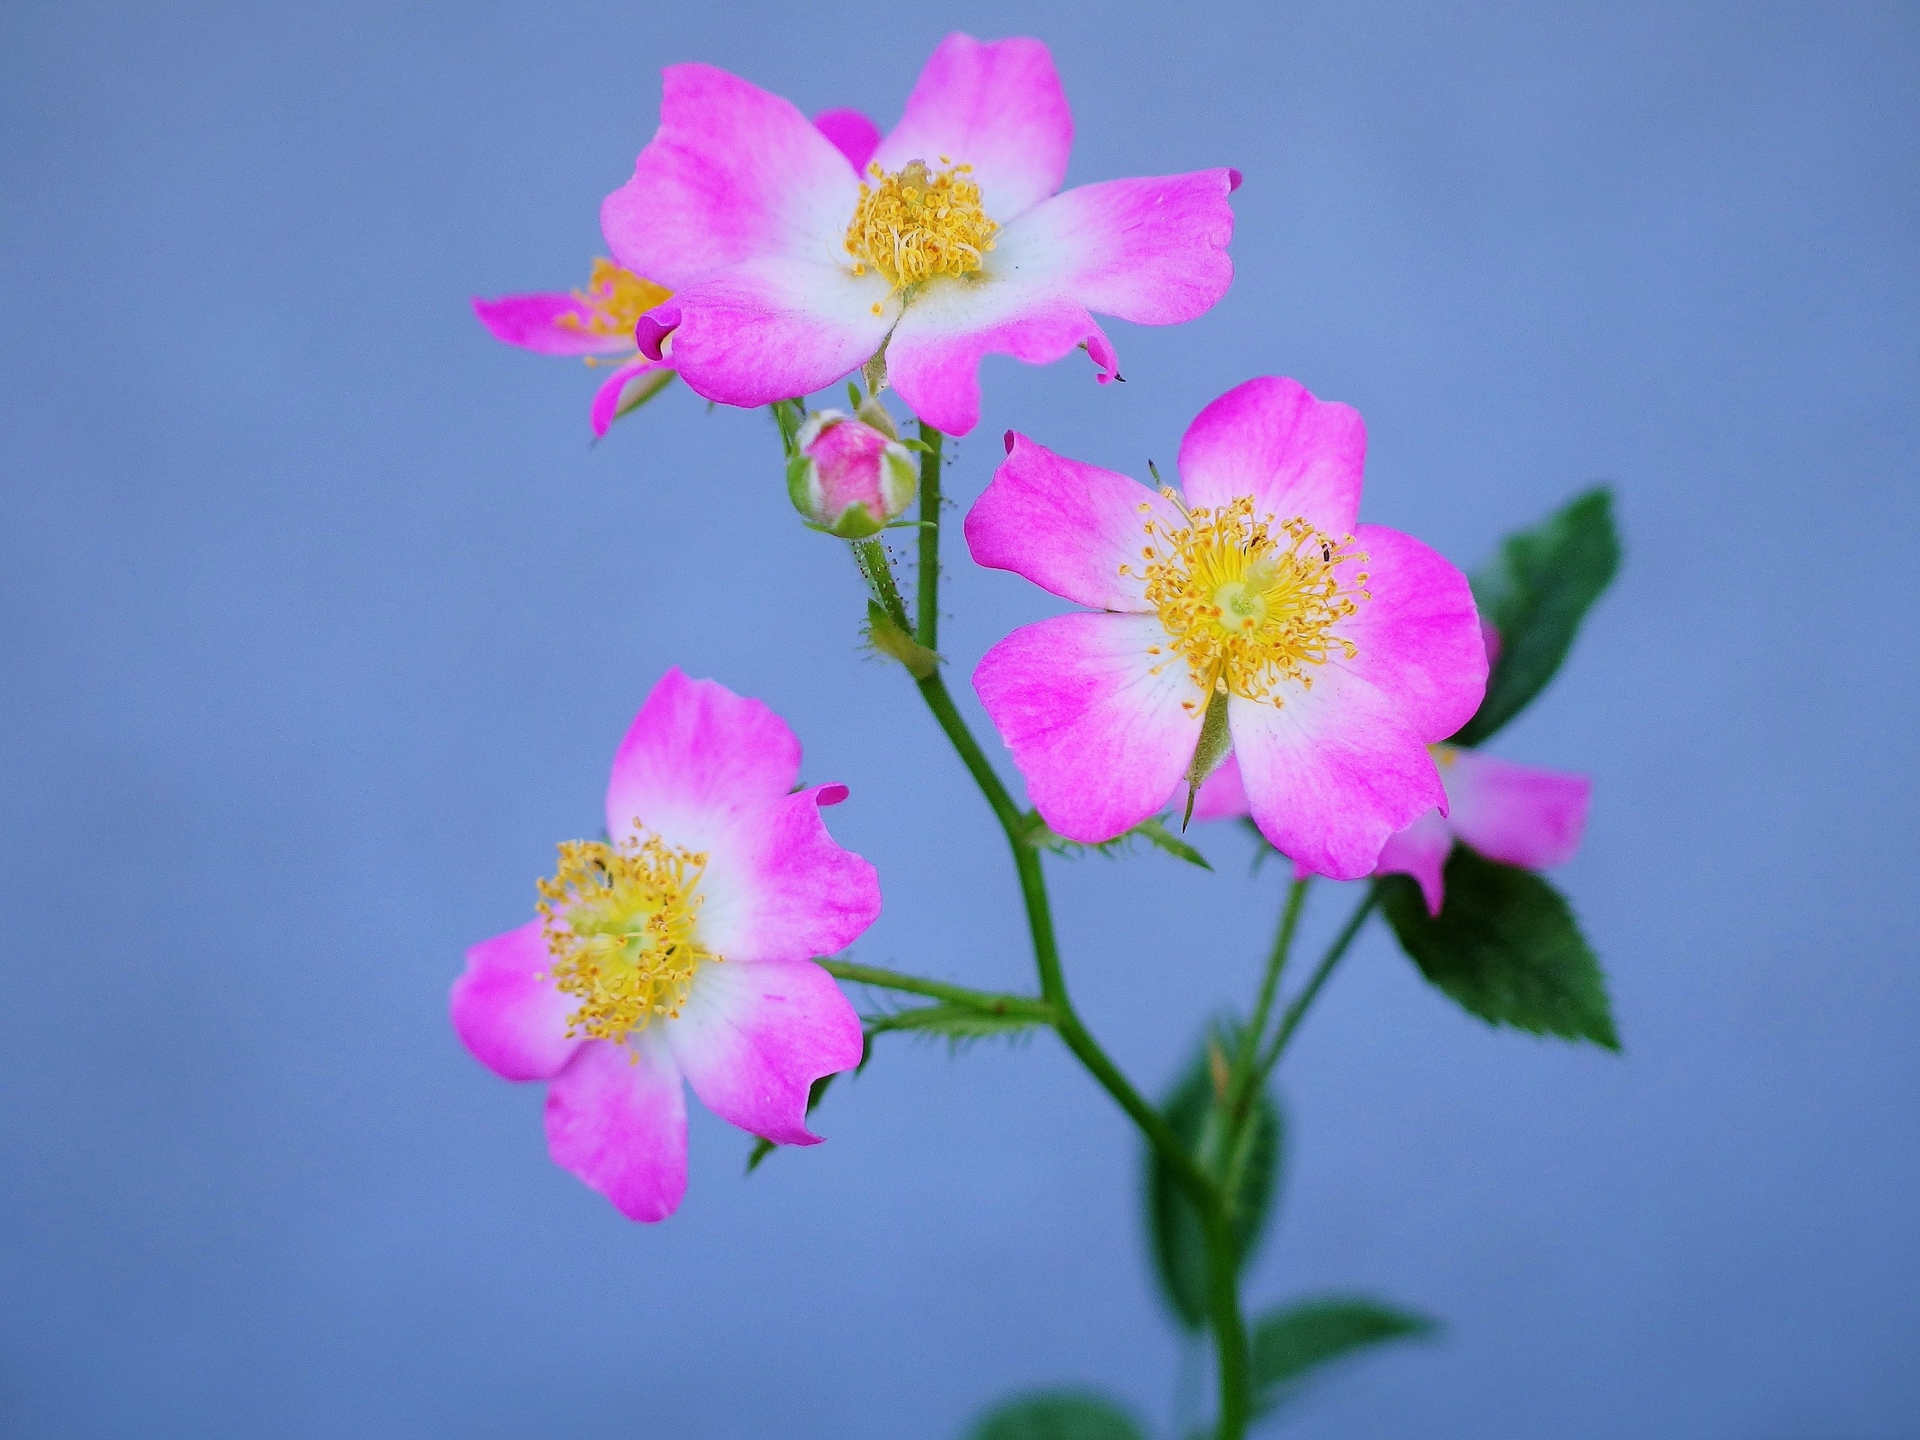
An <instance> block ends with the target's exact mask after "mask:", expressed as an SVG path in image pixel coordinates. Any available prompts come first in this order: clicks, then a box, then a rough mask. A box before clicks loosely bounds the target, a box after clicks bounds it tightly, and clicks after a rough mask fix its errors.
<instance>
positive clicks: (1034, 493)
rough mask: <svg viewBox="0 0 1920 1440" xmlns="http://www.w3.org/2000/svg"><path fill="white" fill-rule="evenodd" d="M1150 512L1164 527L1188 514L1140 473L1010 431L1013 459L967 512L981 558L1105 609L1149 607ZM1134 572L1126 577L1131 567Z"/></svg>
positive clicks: (973, 546) (971, 542)
mask: <svg viewBox="0 0 1920 1440" xmlns="http://www.w3.org/2000/svg"><path fill="white" fill-rule="evenodd" d="M1143 508H1144V509H1146V510H1149V511H1150V512H1151V513H1152V514H1153V515H1155V516H1156V517H1158V518H1159V520H1160V521H1161V522H1162V528H1163V529H1170V528H1172V527H1174V526H1176V525H1178V524H1179V520H1180V517H1179V513H1178V512H1177V511H1176V510H1175V509H1174V508H1173V506H1172V505H1171V504H1169V503H1168V502H1167V500H1166V499H1165V498H1164V497H1163V496H1161V495H1160V493H1159V492H1158V491H1155V490H1149V489H1148V488H1147V487H1146V486H1145V485H1142V484H1141V483H1140V482H1139V481H1138V480H1132V479H1129V478H1128V477H1127V476H1125V475H1116V474H1115V473H1114V472H1113V471H1111V470H1102V469H1100V468H1099V467H1097V466H1094V465H1083V464H1081V463H1080V462H1079V461H1078V460H1069V459H1067V458H1066V457H1065V456H1063V455H1056V454H1054V453H1053V451H1051V450H1049V449H1047V447H1046V446H1044V445H1040V444H1036V443H1035V442H1034V441H1032V440H1029V439H1028V438H1027V437H1026V436H1024V435H1018V434H1015V433H1013V432H1012V431H1009V432H1008V433H1007V458H1006V459H1005V460H1004V461H1002V462H1001V464H1000V468H999V469H998V470H996V471H994V472H993V480H992V483H990V484H989V485H988V486H987V488H986V491H985V493H984V494H982V495H981V497H980V498H979V499H978V500H976V501H975V502H974V505H973V509H972V510H970V511H968V512H967V522H966V534H967V548H968V550H970V551H971V552H972V554H973V558H974V561H975V563H976V564H980V565H984V566H986V567H987V568H988V569H990V570H1011V571H1013V573H1014V574H1016V575H1024V576H1026V578H1027V579H1029V580H1031V581H1033V583H1034V584H1036V585H1039V586H1041V587H1043V588H1045V589H1047V590H1051V591H1052V592H1053V593H1054V594H1055V595H1060V596H1063V597H1065V598H1066V599H1068V600H1076V601H1078V602H1079V603H1080V604H1082V605H1091V606H1093V607H1094V608H1095V609H1099V610H1130V611H1145V610H1147V609H1149V608H1150V607H1149V606H1148V605H1147V603H1146V601H1145V600H1144V599H1143V598H1142V587H1143V582H1142V581H1141V580H1140V578H1139V575H1140V572H1141V571H1142V570H1143V569H1144V568H1145V567H1144V562H1143V561H1142V559H1141V556H1140V550H1141V546H1142V545H1143V543H1144V542H1145V538H1146V537H1145V528H1144V527H1145V521H1146V516H1145V515H1143V514H1142V513H1141V512H1142V510H1143ZM1122 566H1125V567H1127V568H1128V569H1129V571H1130V572H1131V573H1130V574H1128V575H1125V576H1123V575H1121V573H1120V570H1121V567H1122Z"/></svg>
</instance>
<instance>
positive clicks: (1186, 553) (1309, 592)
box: [1120, 490, 1373, 709]
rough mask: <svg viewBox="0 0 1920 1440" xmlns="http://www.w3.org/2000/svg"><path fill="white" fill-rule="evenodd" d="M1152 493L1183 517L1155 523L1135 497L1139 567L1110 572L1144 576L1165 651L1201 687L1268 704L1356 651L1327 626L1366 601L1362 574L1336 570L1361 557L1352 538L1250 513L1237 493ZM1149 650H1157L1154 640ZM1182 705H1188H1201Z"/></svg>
mask: <svg viewBox="0 0 1920 1440" xmlns="http://www.w3.org/2000/svg"><path fill="white" fill-rule="evenodd" d="M1162 493H1163V494H1165V495H1166V497H1167V498H1168V499H1169V500H1172V501H1173V502H1174V504H1175V505H1178V506H1180V514H1181V518H1182V519H1183V520H1184V521H1185V522H1186V523H1185V524H1184V525H1180V526H1177V527H1175V528H1173V529H1170V530H1163V529H1162V528H1161V525H1160V522H1159V521H1158V520H1156V518H1155V517H1154V514H1153V507H1151V506H1150V505H1147V504H1144V503H1143V504H1142V505H1141V506H1140V509H1141V511H1142V513H1144V514H1145V515H1146V517H1147V521H1146V533H1147V544H1146V546H1145V547H1144V548H1143V549H1142V550H1141V552H1140V554H1141V558H1143V559H1144V560H1145V561H1146V562H1147V563H1146V569H1145V571H1144V572H1136V571H1135V570H1134V569H1133V567H1132V566H1131V565H1122V566H1121V567H1120V573H1121V574H1122V575H1137V577H1138V578H1140V579H1143V580H1145V582H1146V599H1147V602H1148V603H1149V604H1150V605H1152V606H1153V607H1154V608H1155V609H1156V610H1157V611H1159V614H1160V623H1161V624H1162V625H1163V626H1165V627H1166V631H1167V636H1168V646H1167V648H1168V649H1170V650H1171V651H1172V653H1173V654H1174V655H1177V656H1179V657H1180V658H1181V659H1182V660H1184V661H1186V663H1187V668H1188V669H1189V670H1190V671H1191V672H1192V673H1193V679H1194V683H1195V684H1197V685H1198V686H1199V687H1200V688H1201V689H1202V690H1203V691H1205V692H1206V693H1207V694H1209V695H1211V694H1213V693H1215V692H1216V691H1219V692H1222V693H1225V694H1231V695H1238V696H1241V697H1242V698H1244V699H1248V700H1261V701H1270V702H1272V703H1273V704H1274V705H1276V706H1277V705H1280V704H1282V703H1283V701H1282V699H1281V697H1280V696H1279V695H1278V694H1277V693H1276V692H1277V691H1278V690H1279V688H1280V687H1281V686H1282V685H1285V684H1298V685H1299V686H1300V687H1301V688H1302V689H1311V688H1312V687H1313V667H1315V666H1319V665H1324V664H1326V662H1327V661H1328V660H1329V659H1330V658H1332V656H1333V654H1334V653H1335V651H1338V652H1340V653H1341V654H1342V655H1344V656H1345V658H1347V659H1349V660H1351V659H1352V658H1353V657H1354V656H1355V655H1357V654H1358V653H1359V650H1358V648H1357V647H1356V646H1355V645H1354V643H1353V641H1351V640H1349V639H1347V638H1346V637H1344V636H1341V635H1336V634H1334V633H1333V627H1334V626H1335V625H1337V624H1338V623H1339V622H1340V621H1341V620H1344V619H1345V618H1346V617H1347V616H1349V615H1352V614H1353V613H1354V612H1355V611H1357V610H1358V609H1359V608H1360V602H1361V601H1363V600H1370V599H1372V598H1373V597H1372V596H1371V595H1369V594H1368V593H1367V589H1366V585H1367V579H1368V577H1367V576H1366V575H1365V574H1364V573H1360V574H1354V575H1351V576H1343V575H1341V574H1340V573H1339V571H1340V569H1341V567H1342V566H1345V565H1352V564H1365V563H1366V559H1367V557H1366V556H1365V555H1364V554H1362V553H1361V552H1359V551H1356V550H1354V549H1353V548H1352V547H1353V544H1354V538H1353V536H1351V535H1347V536H1344V537H1342V538H1341V539H1339V540H1335V539H1333V538H1331V537H1330V536H1327V535H1324V534H1322V533H1321V532H1320V531H1318V530H1316V529H1314V528H1313V526H1311V525H1309V524H1308V523H1307V522H1306V521H1305V520H1302V519H1299V518H1298V517H1296V518H1294V519H1292V520H1286V521H1281V522H1279V523H1275V521H1274V519H1273V517H1272V516H1267V517H1266V518H1264V519H1257V518H1255V516H1254V513H1253V501H1252V500H1250V499H1248V498H1246V497H1244V496H1243V497H1241V498H1239V499H1237V500H1232V501H1230V502H1228V503H1227V504H1226V505H1224V506H1222V507H1221V508H1220V509H1218V510H1207V509H1199V510H1188V509H1187V508H1186V507H1185V506H1184V505H1181V504H1180V500H1179V498H1178V497H1177V496H1176V495H1175V494H1174V493H1173V491H1171V490H1166V491H1163V492H1162ZM1152 653H1154V654H1161V653H1163V652H1162V650H1161V647H1159V646H1155V647H1153V650H1152ZM1167 663H1168V662H1167V661H1164V660H1163V661H1162V662H1160V664H1159V665H1156V666H1155V667H1154V668H1153V671H1152V672H1151V673H1153V674H1155V675H1157V674H1159V673H1160V671H1161V670H1162V669H1163V668H1165V666H1166V664H1167ZM1183 703H1185V705H1186V706H1187V708H1188V709H1197V708H1198V707H1199V705H1200V704H1204V703H1205V702H1204V701H1202V702H1197V703H1196V702H1194V701H1186V702H1183Z"/></svg>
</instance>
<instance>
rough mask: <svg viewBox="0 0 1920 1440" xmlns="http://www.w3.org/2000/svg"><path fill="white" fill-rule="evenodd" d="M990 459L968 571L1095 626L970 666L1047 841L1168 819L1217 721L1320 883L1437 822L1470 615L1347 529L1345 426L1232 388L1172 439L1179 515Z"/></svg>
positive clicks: (1472, 630) (1429, 577)
mask: <svg viewBox="0 0 1920 1440" xmlns="http://www.w3.org/2000/svg"><path fill="white" fill-rule="evenodd" d="M1007 451H1008V453H1007V459H1006V461H1005V462H1004V463H1002V465H1001V466H1000V468H999V470H998V471H996V472H995V474H994V477H993V482H992V484H990V485H989V486H988V487H987V491H986V493H985V494H984V495H982V496H981V497H980V499H979V501H978V502H977V503H976V504H975V505H974V507H973V510H972V512H971V513H970V514H969V515H968V516H967V522H966V532H967V544H968V546H969V547H970V548H971V549H972V551H973V558H974V559H975V560H977V561H978V562H979V563H980V564H982V565H986V566H991V567H993V568H995V569H1001V570H1012V571H1015V572H1016V573H1018V574H1021V575H1024V576H1026V577H1027V578H1028V579H1029V580H1032V581H1033V582H1034V583H1035V584H1037V585H1041V586H1043V587H1045V588H1046V589H1048V590H1051V591H1052V592H1053V593H1054V594H1056V595H1060V596H1064V597H1065V598H1067V599H1069V600H1074V601H1078V602H1079V603H1080V604H1082V605H1088V606H1092V607H1094V609H1095V611H1096V612H1099V613H1094V614H1086V613H1079V614H1070V615H1061V616H1057V617H1055V618H1054V619H1051V620H1043V621H1041V622H1040V623H1038V624H1036V625H1029V626H1026V627H1025V628H1024V629H1021V630H1016V631H1015V632H1014V633H1013V634H1012V635H1009V636H1008V637H1007V638H1006V639H1005V640H1002V641H1001V642H1000V643H999V644H998V645H996V646H994V647H993V649H991V650H990V651H988V652H987V654H986V656H985V658H984V659H982V660H981V662H980V666H979V668H978V669H977V670H976V671H975V672H974V677H973V683H974V688H975V689H976V690H977V691H978V692H979V694H980V699H981V701H982V703H984V704H985V706H986V708H987V713H988V715H990V716H991V717H992V719H993V722H994V724H995V725H996V726H997V727H998V728H999V731H1000V734H1001V737H1002V738H1003V739H1004V740H1005V741H1006V743H1007V744H1008V746H1009V747H1010V748H1011V749H1012V751H1013V758H1014V763H1015V764H1017V765H1018V766H1019V767H1020V770H1021V772H1022V773H1023V774H1024V775H1025V776H1026V778H1027V789H1028V793H1029V794H1030V795H1031V796H1032V799H1033V803H1034V805H1035V806H1036V808H1038V810H1039V811H1040V814H1041V816H1042V817H1043V818H1044V819H1045V820H1046V822H1047V824H1048V825H1050V826H1052V828H1053V829H1054V830H1056V831H1057V832H1059V833H1060V834H1062V835H1065V836H1067V837H1068V838H1069V839H1073V840H1079V841H1084V842H1088V843H1094V842H1099V841H1104V840H1109V839H1112V838H1113V837H1114V836H1116V835H1119V834H1121V833H1123V832H1124V831H1126V830H1128V829H1129V828H1131V827H1132V826H1134V825H1136V824H1138V823H1139V822H1140V821H1142V820H1144V819H1146V818H1148V817H1149V816H1151V815H1153V814H1155V813H1156V812H1158V811H1159V810H1160V809H1162V808H1163V807H1164V806H1166V805H1167V804H1168V803H1169V802H1170V801H1172V800H1173V799H1174V798H1175V795H1176V792H1178V791H1179V790H1180V789H1181V786H1182V782H1183V781H1185V780H1186V778H1187V775H1188V771H1189V767H1190V766H1191V765H1192V763H1193V760H1194V755H1195V750H1196V748H1197V746H1198V744H1199V742H1200V739H1201V735H1202V730H1203V724H1204V721H1205V717H1206V716H1207V714H1208V711H1209V709H1210V708H1211V707H1214V706H1218V707H1219V709H1223V710H1224V713H1225V719H1226V727H1227V730H1228V732H1229V733H1230V735H1231V738H1232V745H1233V748H1234V749H1235V750H1236V751H1237V752H1238V754H1239V756H1240V770H1241V773H1242V774H1243V776H1244V777H1245V780H1246V790H1247V794H1248V797H1249V800H1250V802H1251V810H1252V814H1253V818H1254V821H1255V823H1256V824H1257V825H1258V826H1259V827H1260V830H1261V833H1262V834H1264V835H1265V836H1266V837H1267V839H1268V840H1270V841H1272V843H1273V844H1274V846H1275V847H1276V848H1278V849H1279V850H1281V851H1283V852H1284V853H1286V854H1288V855H1290V856H1292V857H1293V858H1294V859H1295V860H1297V861H1299V862H1300V863H1301V864H1303V865H1305V866H1306V867H1307V868H1308V869H1309V870H1312V871H1314V872H1316V873H1318V874H1323V875H1332V876H1334V877H1336V878H1338V879H1343V880H1344V879H1354V878H1357V877H1359V876H1362V875H1365V874H1367V873H1368V872H1369V871H1370V870H1372V869H1373V865H1374V861H1375V860H1376V859H1377V858H1378V856H1379V854H1380V848H1381V846H1382V845H1384V844H1385V843H1386V840H1387V837H1388V836H1390V835H1392V834H1393V833H1394V832H1395V831H1398V830H1402V829H1404V828H1406V826H1408V825H1409V824H1411V823H1412V822H1413V821H1414V820H1415V819H1416V818H1417V817H1419V816H1420V815H1422V814H1424V813H1425V812H1426V811H1428V810H1431V809H1433V808H1435V807H1436V806H1438V807H1441V808H1442V809H1444V808H1445V806H1446V793H1445V790H1444V789H1443V787H1442V785H1441V780H1440V775H1439V771H1438V770H1437V768H1436V767H1435V764H1434V761H1433V758H1432V757H1431V756H1430V755H1429V754H1428V752H1427V746H1428V744H1429V743H1431V742H1433V741H1436V740H1441V739H1444V738H1445V737H1447V736H1449V735H1451V734H1453V732H1454V731H1455V730H1457V729H1459V728H1460V726H1461V725H1462V724H1463V723H1464V722H1465V721H1466V720H1467V718H1468V717H1469V716H1470V715H1472V714H1473V712H1474V709H1475V707H1477V706H1478V705H1479V703H1480V697H1481V695H1482V693H1483V691H1484V690H1485V688H1486V678H1487V659H1486V651H1485V649H1484V648H1483V647H1482V645H1481V640H1480V625H1479V617H1478V615H1477V613H1476V612H1475V609H1474V604H1473V595H1472V592H1471V591H1469V590H1468V588H1467V581H1466V577H1465V576H1463V575H1462V574H1461V573H1460V572H1459V571H1458V570H1457V569H1455V568H1454V567H1453V566H1452V565H1451V564H1449V563H1448V562H1447V561H1446V560H1444V559H1442V558H1441V557H1440V556H1439V555H1437V554H1435V553H1434V552H1433V551H1432V550H1430V549H1428V548H1427V547H1426V546H1425V545H1422V544H1421V543H1420V542H1419V541H1418V540H1415V539H1413V538H1412V537H1410V536H1407V535H1403V534H1401V533H1400V532H1399V531H1397V530H1388V529H1386V528H1384V527H1382V526H1379V525H1361V524H1358V523H1357V514H1358V511H1359V508H1360V476H1361V466H1362V462H1363V460H1364V458H1365V454H1366V430H1365V427H1364V426H1363V425H1362V424H1361V421H1360V416H1359V415H1358V414H1357V413H1356V412H1355V411H1353V410H1351V409H1349V408H1348V407H1347V406H1345V405H1336V404H1331V403H1328V402H1325V401H1320V400H1316V399H1315V398H1314V397H1313V396H1312V395H1310V394H1308V393H1307V391H1306V389H1305V388H1304V387H1303V386H1301V385H1300V384H1299V383H1298V382H1297V381H1294V380H1279V379H1271V378H1267V379H1259V380H1249V381H1248V382H1247V383H1246V384H1244V385H1241V386H1239V387H1238V388H1237V389H1234V390H1230V391H1228V392H1227V393H1226V394H1225V395H1223V396H1221V397H1220V398H1219V399H1218V400H1216V401H1214V402H1213V403H1212V404H1211V405H1209V406H1207V408H1206V409H1205V410H1203V411H1201V412H1200V415H1199V417H1198V418H1197V419H1195V421H1194V422H1193V424H1192V426H1190V427H1189V428H1188V430H1187V434H1186V438H1185V439H1184V440H1183V441H1182V442H1181V445H1180V478H1181V483H1182V484H1183V485H1184V486H1185V489H1186V495H1185V499H1184V500H1182V499H1181V498H1180V497H1179V496H1177V495H1176V494H1175V493H1174V492H1173V491H1171V490H1163V491H1158V492H1156V491H1153V490H1149V489H1148V488H1147V487H1146V486H1144V485H1142V484H1140V483H1139V482H1138V481H1135V480H1130V479H1128V478H1127V477H1126V476H1124V475H1116V474H1114V473H1113V472H1111V471H1107V470H1100V469H1096V468H1095V467H1093V466H1091V465H1083V464H1080V463H1079V462H1077V461H1073V460H1068V459H1065V458H1063V457H1061V456H1058V455H1055V454H1053V453H1052V452H1051V451H1049V450H1046V449H1044V448H1042V447H1041V446H1039V445H1036V444H1034V443H1033V442H1032V441H1031V440H1028V439H1027V438H1026V437H1024V436H1020V435H1014V434H1012V433H1009V434H1008V436H1007ZM1216 713H1218V712H1217V711H1216ZM1222 738H1223V739H1224V737H1222ZM1223 748H1224V747H1223Z"/></svg>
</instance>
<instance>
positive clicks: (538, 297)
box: [473, 259, 673, 435]
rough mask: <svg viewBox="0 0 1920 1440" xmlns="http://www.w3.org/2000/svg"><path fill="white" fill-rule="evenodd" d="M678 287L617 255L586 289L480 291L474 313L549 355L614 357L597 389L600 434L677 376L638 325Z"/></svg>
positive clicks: (505, 335)
mask: <svg viewBox="0 0 1920 1440" xmlns="http://www.w3.org/2000/svg"><path fill="white" fill-rule="evenodd" d="M672 294H673V292H672V291H671V290H667V289H664V288H663V287H661V286H659V285H656V284H654V283H653V282H652V281H651V280H643V279H641V278H640V276H638V275H636V274H634V273H633V272H632V271H631V270H626V269H622V268H621V267H620V266H618V265H616V264H614V263H613V262H612V261H611V260H606V259H596V260H595V261H594V262H593V278H592V279H591V280H589V281H588V282H587V288H586V289H584V290H574V291H570V292H566V293H547V294H535V295H505V296H502V297H501V298H500V299H498V300H482V299H480V298H479V297H478V296H475V297H474V301H473V313H474V314H476V315H478V316H479V317H480V323H481V324H483V325H485V326H486V327H487V328H488V329H489V330H491V331H492V332H493V333H494V334H495V335H496V336H497V337H499V338H500V339H502V340H504V341H506V342H507V343H508V344H509V345H518V346H520V347H522V348H523V349H527V350H536V351H538V352H539V353H540V354H542V355H580V356H584V357H585V358H586V362H587V364H589V365H612V366H614V367H615V369H614V372H613V373H612V374H611V375H609V376H608V377H607V378H606V380H605V381H604V382H603V383H602V384H601V386H600V388H599V390H597V391H596V392H595V393H594V397H593V408H592V410H591V411H590V412H589V413H588V418H589V420H590V421H591V422H592V424H593V433H594V434H595V435H604V434H606V433H607V427H609V426H610V425H612V424H613V422H614V420H615V419H617V418H618V417H619V416H621V415H623V414H625V413H626V412H627V411H629V410H631V409H633V408H634V407H635V406H636V405H638V404H640V403H641V402H642V401H644V400H646V399H648V398H649V397H650V396H652V395H654V394H655V393H657V392H658V391H659V389H660V387H661V386H663V385H665V384H666V383H667V382H668V381H669V380H671V379H673V366H671V365H668V364H665V363H663V362H662V361H659V360H654V359H649V358H648V357H646V356H644V355H642V354H641V353H640V350H639V347H638V346H637V345H635V343H634V339H633V327H634V326H635V324H637V323H638V321H639V319H640V317H641V315H643V314H645V313H646V312H647V311H648V310H651V309H653V307H654V306H656V305H660V304H663V303H664V302H665V301H666V300H667V299H668V298H669V297H670V296H671V295H672Z"/></svg>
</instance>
